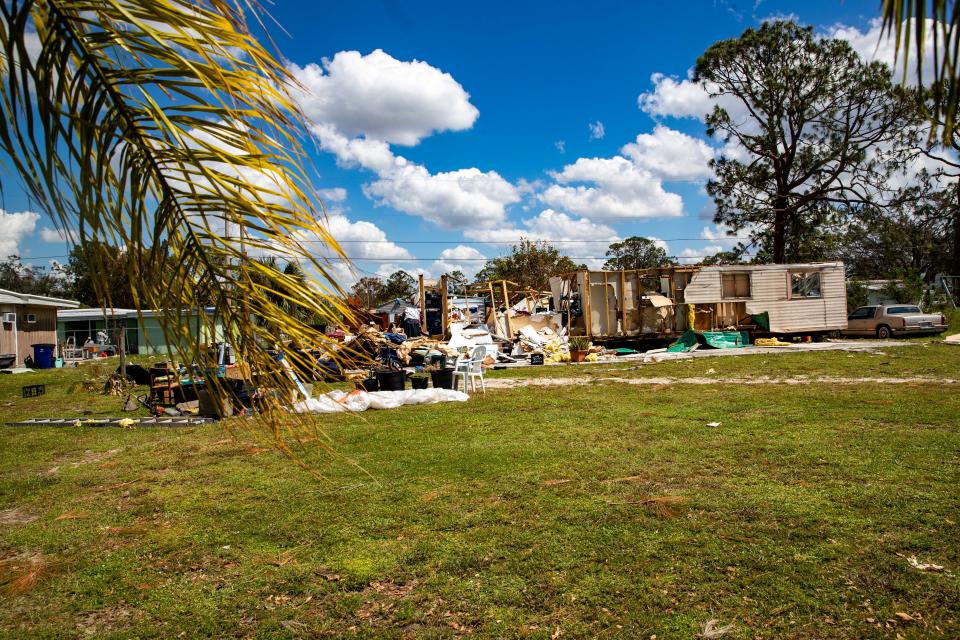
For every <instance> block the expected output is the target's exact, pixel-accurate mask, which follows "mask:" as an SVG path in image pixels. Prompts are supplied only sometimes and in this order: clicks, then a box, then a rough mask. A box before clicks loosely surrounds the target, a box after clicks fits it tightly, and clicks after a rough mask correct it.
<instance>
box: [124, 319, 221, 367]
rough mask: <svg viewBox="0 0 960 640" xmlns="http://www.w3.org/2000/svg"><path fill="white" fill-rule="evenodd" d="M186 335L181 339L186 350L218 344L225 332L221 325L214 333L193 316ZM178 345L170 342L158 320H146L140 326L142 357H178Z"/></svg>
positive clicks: (185, 332)
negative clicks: (198, 345) (213, 343)
mask: <svg viewBox="0 0 960 640" xmlns="http://www.w3.org/2000/svg"><path fill="white" fill-rule="evenodd" d="M185 324H186V325H187V327H186V330H185V331H184V335H183V337H182V338H181V344H180V345H179V346H181V347H183V348H184V349H185V350H188V349H190V348H191V347H192V346H193V345H195V344H197V343H206V344H209V343H211V342H217V341H219V340H221V339H222V338H223V331H222V330H221V328H220V325H219V323H218V324H217V327H216V329H215V330H214V331H210V330H209V329H208V328H207V327H205V326H203V321H202V320H201V319H200V318H198V317H197V316H191V318H190V319H189V321H188V322H186V323H185ZM177 346H178V345H177V343H176V342H171V341H168V340H167V338H166V336H164V335H163V330H162V329H161V328H160V321H159V320H158V319H157V318H144V319H143V324H142V325H141V326H140V355H144V356H155V355H157V356H171V357H173V356H176V354H177Z"/></svg>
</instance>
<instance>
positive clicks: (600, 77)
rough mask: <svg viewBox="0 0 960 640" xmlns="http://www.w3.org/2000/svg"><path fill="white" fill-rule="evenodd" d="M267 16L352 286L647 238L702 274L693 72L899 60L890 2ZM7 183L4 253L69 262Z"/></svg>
mask: <svg viewBox="0 0 960 640" xmlns="http://www.w3.org/2000/svg"><path fill="white" fill-rule="evenodd" d="M271 11H272V13H273V15H274V17H275V18H276V19H277V21H278V22H279V23H280V24H282V25H283V27H284V28H285V29H286V30H287V31H288V32H289V36H286V35H284V34H282V33H279V32H278V33H276V34H275V37H276V41H277V43H278V45H279V46H280V48H281V50H282V51H283V53H284V54H285V55H286V56H287V58H289V60H290V69H291V70H292V71H293V73H294V74H295V75H296V76H297V77H298V78H299V79H300V81H301V83H302V84H303V86H304V87H305V89H306V92H304V93H303V94H302V95H300V96H299V99H300V102H301V104H302V106H303V109H304V111H305V113H306V115H307V116H308V118H309V121H310V124H311V132H312V133H313V136H314V145H313V146H314V147H315V154H314V155H315V158H314V161H315V166H316V169H317V172H318V174H319V175H318V177H317V179H316V186H317V187H318V188H320V189H323V190H324V191H323V193H324V196H325V202H326V204H327V206H328V211H329V214H330V225H331V228H332V230H333V232H334V234H335V235H336V236H337V237H338V238H340V239H341V240H342V241H343V242H344V246H345V248H346V252H347V254H348V255H351V256H354V257H356V258H357V259H358V260H357V263H356V264H357V270H356V271H354V272H352V273H348V272H347V271H346V270H343V271H342V273H341V277H342V278H343V279H344V281H345V282H344V283H345V284H349V282H348V281H349V280H350V279H352V278H355V277H356V276H357V275H368V274H370V273H381V274H386V273H389V272H390V271H392V270H394V269H395V268H405V269H407V270H408V271H410V272H411V273H416V272H417V271H418V270H422V271H424V272H426V273H428V274H429V275H431V276H436V275H439V274H440V273H442V272H444V271H447V270H451V269H455V268H460V269H462V270H464V271H465V272H467V273H468V274H471V273H472V272H474V271H476V270H477V269H478V268H479V267H480V266H482V264H483V258H488V257H492V256H496V255H500V254H503V253H505V252H508V251H509V246H510V244H511V243H512V242H515V241H516V240H517V239H519V238H520V237H530V238H534V239H544V240H547V241H550V242H554V243H556V244H557V246H558V247H560V248H561V249H562V250H564V251H565V252H566V253H568V254H569V255H571V256H572V257H574V258H575V259H577V261H578V262H579V261H585V262H588V263H590V264H591V265H597V264H599V263H600V262H602V260H601V257H602V256H603V254H604V251H605V250H606V248H607V245H608V244H609V243H610V242H611V241H615V240H616V239H619V238H623V237H627V236H630V235H644V236H649V237H655V238H658V239H661V240H663V241H664V243H665V245H666V247H667V249H668V253H669V254H670V255H673V256H677V257H678V258H680V259H682V260H683V261H686V262H692V261H696V260H697V259H698V258H699V257H700V256H702V255H704V254H711V253H714V252H715V251H716V250H718V249H719V248H721V247H725V246H729V244H731V243H732V242H733V241H730V240H724V239H722V236H723V231H724V230H723V229H717V228H715V227H714V225H712V223H711V221H710V220H709V217H710V213H709V212H710V203H709V201H708V199H707V198H706V197H705V195H704V192H703V185H704V183H705V181H706V180H707V179H708V178H709V175H710V174H709V169H708V167H707V162H708V161H709V159H710V157H712V156H713V155H714V154H716V153H718V152H719V150H720V149H721V148H722V141H717V140H709V139H708V138H706V136H705V135H704V126H703V123H702V121H701V120H700V119H699V118H702V116H703V114H705V113H706V111H707V110H709V109H710V107H711V103H710V101H709V99H708V98H707V96H706V94H705V93H704V92H703V91H702V90H701V89H700V88H699V87H697V86H696V85H694V84H693V83H691V82H689V80H688V79H687V73H688V70H689V69H690V68H691V67H692V66H693V64H694V63H695V61H696V58H697V56H698V55H699V54H701V53H702V52H703V51H704V49H705V48H706V47H708V46H709V45H710V44H711V43H713V42H714V41H716V40H719V39H725V38H732V37H736V36H737V35H739V34H740V33H741V32H742V31H743V30H744V29H746V28H747V27H750V26H756V25H757V24H759V22H760V21H761V20H763V19H765V18H769V17H771V16H784V15H794V16H795V17H796V18H797V19H798V20H799V21H801V22H803V23H806V24H812V25H814V26H815V27H816V28H817V30H818V31H820V32H822V33H831V34H836V35H839V36H842V37H845V38H847V39H850V40H851V42H852V43H853V44H854V47H855V48H857V50H858V51H861V53H863V54H864V55H867V56H871V57H873V56H877V57H880V58H883V59H887V58H889V57H890V55H891V47H890V46H889V44H886V43H885V44H883V45H881V46H880V48H879V49H878V48H877V46H876V45H877V43H878V42H879V38H878V28H877V26H876V23H875V20H876V16H877V14H878V11H879V2H877V0H871V1H870V2H864V1H861V2H854V1H850V0H847V1H841V0H820V1H812V2H803V3H800V2H774V1H772V0H756V1H755V2H733V1H728V0H705V1H703V2H688V3H652V2H644V3H628V2H600V1H598V2H592V3H589V4H585V3H582V2H558V1H552V2H540V1H537V2H511V3H502V2H486V3H479V4H476V3H470V4H468V3H451V2H400V1H399V0H379V1H371V2H360V1H357V2H342V3H333V2H294V1H291V0H277V2H276V4H275V5H274V6H273V8H272V10H271ZM0 171H2V172H3V173H2V175H0V178H2V182H3V195H4V198H3V200H4V202H3V209H5V212H4V213H3V215H2V217H0V253H3V254H4V255H6V253H12V252H19V253H20V254H21V255H22V256H24V258H25V259H26V260H28V261H30V262H33V263H36V264H46V263H48V262H49V260H50V259H51V257H57V256H65V255H66V253H67V248H66V247H65V245H64V244H63V243H62V242H61V241H60V239H59V237H58V236H57V234H55V233H53V232H52V230H51V228H50V226H51V225H50V223H49V221H48V220H47V219H46V218H45V217H44V215H43V213H42V212H39V211H37V206H36V204H35V203H31V202H29V201H28V200H27V199H26V197H25V196H24V195H23V193H22V192H21V190H20V189H19V187H18V185H17V184H16V179H15V178H14V177H13V176H12V175H11V173H10V170H9V168H3V169H0ZM34 214H38V215H34ZM718 237H719V239H718ZM60 259H62V258H60Z"/></svg>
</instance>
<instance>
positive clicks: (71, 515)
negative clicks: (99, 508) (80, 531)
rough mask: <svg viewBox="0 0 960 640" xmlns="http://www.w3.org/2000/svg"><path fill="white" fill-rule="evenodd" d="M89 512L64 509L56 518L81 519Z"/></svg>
mask: <svg viewBox="0 0 960 640" xmlns="http://www.w3.org/2000/svg"><path fill="white" fill-rule="evenodd" d="M86 517H87V514H86V513H84V512H83V511H74V510H70V511H64V512H63V513H61V514H60V515H58V516H57V517H56V518H54V520H79V519H80V518H86Z"/></svg>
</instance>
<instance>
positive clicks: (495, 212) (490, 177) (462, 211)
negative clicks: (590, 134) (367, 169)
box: [363, 158, 520, 229]
mask: <svg viewBox="0 0 960 640" xmlns="http://www.w3.org/2000/svg"><path fill="white" fill-rule="evenodd" d="M397 160H398V161H399V160H404V159H403V158H398V159H397ZM363 192H364V194H365V195H366V196H367V197H368V198H371V199H373V200H375V201H376V202H377V204H380V205H384V204H385V205H389V206H391V207H393V208H394V209H397V210H399V211H403V212H406V213H410V214H413V215H417V216H420V217H421V218H424V219H425V220H428V221H430V222H433V223H434V224H436V225H437V226H439V227H441V228H444V229H458V228H468V227H471V228H487V227H492V226H496V225H499V224H503V223H504V221H505V220H506V217H507V213H506V206H507V205H509V204H512V203H514V202H519V201H520V194H519V191H518V190H517V188H516V187H515V186H513V185H512V184H510V183H509V182H507V181H506V180H504V179H503V178H502V177H501V176H500V174H498V173H497V172H495V171H487V172H483V171H480V170H479V169H476V168H470V169H459V170H457V171H447V172H441V173H436V174H431V173H430V172H429V171H427V169H426V168H425V167H423V166H422V165H418V164H413V163H403V164H398V166H397V167H396V168H395V169H394V170H393V171H390V172H388V173H385V174H382V175H381V178H380V179H379V180H377V181H375V182H372V183H370V184H368V185H365V186H364V187H363Z"/></svg>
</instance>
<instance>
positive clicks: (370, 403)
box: [294, 388, 470, 413]
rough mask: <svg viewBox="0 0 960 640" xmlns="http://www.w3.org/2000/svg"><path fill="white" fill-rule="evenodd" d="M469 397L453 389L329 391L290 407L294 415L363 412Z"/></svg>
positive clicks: (462, 400)
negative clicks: (294, 412)
mask: <svg viewBox="0 0 960 640" xmlns="http://www.w3.org/2000/svg"><path fill="white" fill-rule="evenodd" d="M469 399H470V396H468V395H467V394H465V393H463V392H462V391H455V390H453V389H436V388H433V389H406V390H404V391H360V390H356V391H351V392H349V393H347V392H344V391H331V392H330V393H327V394H325V395H322V396H320V397H319V398H307V399H306V400H304V401H302V402H298V403H297V404H296V405H294V411H296V412H298V413H340V412H343V411H366V410H367V409H396V408H397V407H399V406H402V405H405V404H434V403H437V402H466V401H467V400H469Z"/></svg>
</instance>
